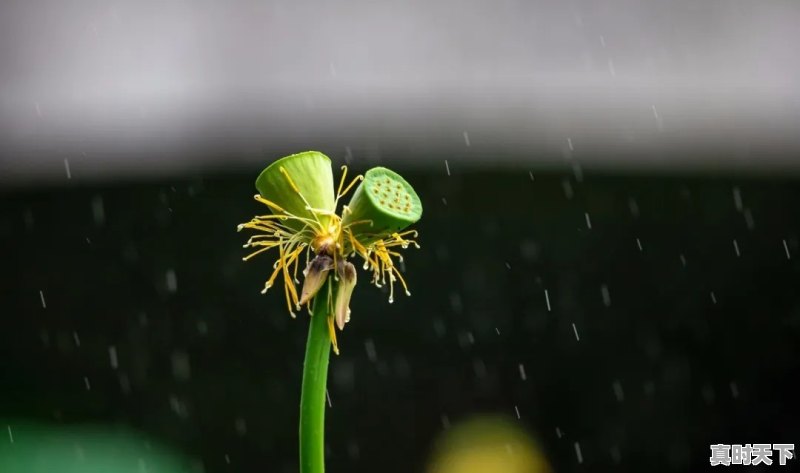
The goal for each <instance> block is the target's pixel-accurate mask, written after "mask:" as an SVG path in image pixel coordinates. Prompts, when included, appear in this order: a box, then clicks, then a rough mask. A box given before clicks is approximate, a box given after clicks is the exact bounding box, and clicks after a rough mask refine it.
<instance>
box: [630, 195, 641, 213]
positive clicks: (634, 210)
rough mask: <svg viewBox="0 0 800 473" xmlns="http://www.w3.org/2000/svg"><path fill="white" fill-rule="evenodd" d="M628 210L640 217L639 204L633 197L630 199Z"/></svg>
mask: <svg viewBox="0 0 800 473" xmlns="http://www.w3.org/2000/svg"><path fill="white" fill-rule="evenodd" d="M628 208H629V209H630V210H631V215H633V216H634V217H639V203H638V202H636V199H634V198H633V197H631V198H630V199H628Z"/></svg>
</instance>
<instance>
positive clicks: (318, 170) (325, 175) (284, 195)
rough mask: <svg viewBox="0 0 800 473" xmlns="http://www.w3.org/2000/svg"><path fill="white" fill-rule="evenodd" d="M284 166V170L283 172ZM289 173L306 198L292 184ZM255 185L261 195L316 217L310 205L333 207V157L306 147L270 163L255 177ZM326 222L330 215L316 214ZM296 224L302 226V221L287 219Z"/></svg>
mask: <svg viewBox="0 0 800 473" xmlns="http://www.w3.org/2000/svg"><path fill="white" fill-rule="evenodd" d="M281 168H283V170H284V171H285V173H284V172H281ZM286 175H288V176H289V177H290V178H291V180H292V182H294V184H295V185H296V186H297V189H298V190H299V191H300V193H301V194H302V195H303V197H304V198H305V200H306V202H307V203H306V202H304V201H303V197H300V195H299V194H298V193H297V191H295V190H294V189H293V188H292V185H291V184H290V182H289V179H287V177H286ZM256 189H258V192H259V193H260V194H261V196H262V197H264V198H265V199H267V200H269V201H271V202H272V203H274V204H276V205H278V206H280V207H281V208H283V209H284V210H285V211H287V212H289V213H290V214H293V215H296V216H298V217H303V218H308V219H315V217H314V214H312V212H311V211H309V210H308V209H307V207H308V206H310V207H312V208H314V209H319V210H325V211H328V212H333V211H334V206H335V203H336V200H335V197H334V195H333V170H332V169H331V160H330V158H328V157H327V156H325V155H324V154H322V153H320V152H318V151H305V152H303V153H297V154H293V155H291V156H286V157H285V158H281V159H279V160H277V161H275V162H274V163H272V164H270V165H269V166H267V168H266V169H264V170H263V171H262V172H261V174H260V175H259V176H258V179H256ZM317 218H318V219H319V220H321V221H323V222H327V221H328V219H327V218H324V217H320V216H318V217H317ZM285 223H286V224H288V225H291V226H293V227H302V224H301V223H299V222H296V221H295V222H292V221H288V220H287V221H286V222H285Z"/></svg>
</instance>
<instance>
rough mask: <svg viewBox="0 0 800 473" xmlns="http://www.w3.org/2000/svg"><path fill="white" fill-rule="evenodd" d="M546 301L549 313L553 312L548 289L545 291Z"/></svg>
mask: <svg viewBox="0 0 800 473" xmlns="http://www.w3.org/2000/svg"><path fill="white" fill-rule="evenodd" d="M544 301H545V302H546V303H547V312H551V311H552V308H551V307H550V293H549V292H547V289H545V290H544Z"/></svg>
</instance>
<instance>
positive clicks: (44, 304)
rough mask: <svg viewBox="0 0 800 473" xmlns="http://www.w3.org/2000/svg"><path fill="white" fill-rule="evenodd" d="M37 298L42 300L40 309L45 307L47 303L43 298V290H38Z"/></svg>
mask: <svg viewBox="0 0 800 473" xmlns="http://www.w3.org/2000/svg"><path fill="white" fill-rule="evenodd" d="M39 300H41V301H42V309H47V303H46V302H45V300H44V292H42V291H41V290H39Z"/></svg>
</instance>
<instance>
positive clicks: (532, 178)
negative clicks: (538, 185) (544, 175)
mask: <svg viewBox="0 0 800 473" xmlns="http://www.w3.org/2000/svg"><path fill="white" fill-rule="evenodd" d="M528 176H530V178H531V181H535V180H536V179H535V178H534V177H533V171H528Z"/></svg>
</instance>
